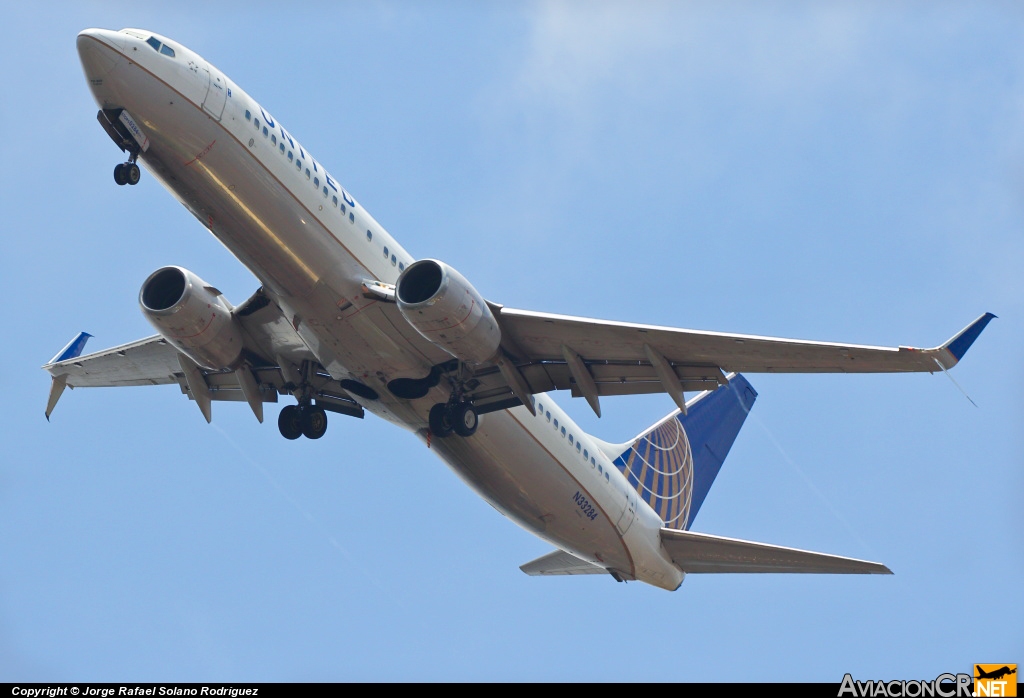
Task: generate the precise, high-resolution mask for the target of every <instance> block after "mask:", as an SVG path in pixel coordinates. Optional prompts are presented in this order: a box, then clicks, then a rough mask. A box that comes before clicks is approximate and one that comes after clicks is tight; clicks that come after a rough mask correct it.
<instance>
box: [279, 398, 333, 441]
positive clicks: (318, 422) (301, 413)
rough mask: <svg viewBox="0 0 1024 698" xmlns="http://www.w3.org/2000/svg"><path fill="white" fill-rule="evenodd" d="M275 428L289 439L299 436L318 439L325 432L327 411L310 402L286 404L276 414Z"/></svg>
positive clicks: (292, 439)
mask: <svg viewBox="0 0 1024 698" xmlns="http://www.w3.org/2000/svg"><path fill="white" fill-rule="evenodd" d="M277 428H278V429H279V430H280V431H281V436H283V437H284V438H286V439H289V440H291V441H294V440H295V439H297V438H299V437H300V436H305V437H306V438H307V439H319V438H320V437H321V436H323V435H324V434H326V433H327V413H326V412H325V411H324V409H323V408H322V407H317V406H316V405H313V404H310V403H304V404H301V403H300V404H298V405H288V406H287V407H285V408H284V409H283V410H281V413H280V414H279V415H278V416H277Z"/></svg>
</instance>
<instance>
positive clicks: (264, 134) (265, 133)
mask: <svg viewBox="0 0 1024 698" xmlns="http://www.w3.org/2000/svg"><path fill="white" fill-rule="evenodd" d="M268 133H270V131H268V130H267V127H266V126H264V127H263V137H264V138H266V137H267V134H268Z"/></svg>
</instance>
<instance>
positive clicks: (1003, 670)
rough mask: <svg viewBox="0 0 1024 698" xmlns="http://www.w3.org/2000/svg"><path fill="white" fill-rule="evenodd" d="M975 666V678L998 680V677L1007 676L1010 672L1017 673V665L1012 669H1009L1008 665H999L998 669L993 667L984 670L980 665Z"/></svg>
mask: <svg viewBox="0 0 1024 698" xmlns="http://www.w3.org/2000/svg"><path fill="white" fill-rule="evenodd" d="M976 668H977V669H978V675H977V676H975V677H974V678H976V679H994V680H999V679H1001V678H1003V677H1004V676H1009V675H1010V674H1016V673H1017V667H1016V666H1014V668H1013V669H1011V668H1010V667H1008V666H1003V667H1000V668H999V669H993V670H992V671H985V670H984V669H982V668H981V667H977V666H976Z"/></svg>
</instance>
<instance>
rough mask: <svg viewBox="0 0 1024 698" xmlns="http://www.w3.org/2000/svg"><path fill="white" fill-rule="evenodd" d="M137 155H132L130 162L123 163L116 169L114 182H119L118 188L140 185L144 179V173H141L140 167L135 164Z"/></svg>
mask: <svg viewBox="0 0 1024 698" xmlns="http://www.w3.org/2000/svg"><path fill="white" fill-rule="evenodd" d="M135 158H136V155H132V156H131V158H130V159H129V160H128V162H122V163H119V164H118V165H117V167H115V168H114V181H115V182H117V184H118V186H124V185H125V184H131V185H132V186H135V185H136V184H138V183H139V180H140V179H141V178H142V173H141V172H140V171H139V166H138V165H136V164H135Z"/></svg>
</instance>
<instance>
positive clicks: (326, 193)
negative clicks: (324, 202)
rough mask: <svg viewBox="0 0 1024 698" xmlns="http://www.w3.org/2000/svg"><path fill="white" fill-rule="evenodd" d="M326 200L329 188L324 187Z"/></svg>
mask: <svg viewBox="0 0 1024 698" xmlns="http://www.w3.org/2000/svg"><path fill="white" fill-rule="evenodd" d="M324 198H325V199H326V198H327V187H324Z"/></svg>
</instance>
